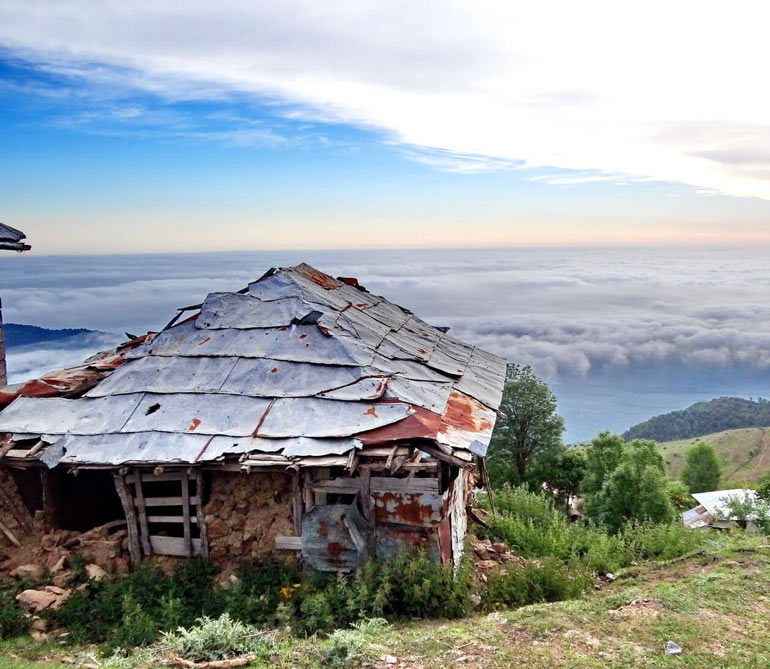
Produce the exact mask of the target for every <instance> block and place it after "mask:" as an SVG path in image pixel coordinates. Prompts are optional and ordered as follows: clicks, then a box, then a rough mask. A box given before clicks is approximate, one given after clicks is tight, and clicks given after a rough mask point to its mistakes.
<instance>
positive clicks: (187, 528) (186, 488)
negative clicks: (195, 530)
mask: <svg viewBox="0 0 770 669" xmlns="http://www.w3.org/2000/svg"><path fill="white" fill-rule="evenodd" d="M181 475H182V518H183V520H182V522H183V523H184V527H183V532H184V535H183V537H184V549H185V554H186V555H187V557H192V523H190V480H189V478H188V476H187V472H182V473H181Z"/></svg>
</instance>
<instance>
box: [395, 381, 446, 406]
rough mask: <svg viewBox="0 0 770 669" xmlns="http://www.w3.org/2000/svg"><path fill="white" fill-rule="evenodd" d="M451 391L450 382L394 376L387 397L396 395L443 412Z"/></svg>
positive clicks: (411, 402) (405, 400) (416, 404)
mask: <svg viewBox="0 0 770 669" xmlns="http://www.w3.org/2000/svg"><path fill="white" fill-rule="evenodd" d="M451 392H452V385H451V384H450V383H435V382H431V381H413V380H411V379H404V378H400V377H398V376H394V377H393V378H392V379H391V380H390V383H389V384H388V392H387V397H394V398H397V399H399V400H401V401H402V402H408V403H409V404H414V405H415V406H419V407H422V408H424V409H428V410H429V411H433V412H434V413H438V414H443V413H444V409H445V408H446V404H447V401H448V400H449V394H450V393H451Z"/></svg>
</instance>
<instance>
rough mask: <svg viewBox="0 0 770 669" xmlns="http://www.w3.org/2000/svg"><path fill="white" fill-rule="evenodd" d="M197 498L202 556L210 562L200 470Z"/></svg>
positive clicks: (196, 486) (196, 488)
mask: <svg viewBox="0 0 770 669" xmlns="http://www.w3.org/2000/svg"><path fill="white" fill-rule="evenodd" d="M195 498H196V499H197V500H198V503H197V504H196V505H195V512H196V515H197V517H198V529H199V531H200V533H201V555H202V556H203V557H204V559H206V560H208V558H209V537H208V532H207V531H206V519H205V517H204V515H203V474H202V473H201V470H200V469H196V470H195Z"/></svg>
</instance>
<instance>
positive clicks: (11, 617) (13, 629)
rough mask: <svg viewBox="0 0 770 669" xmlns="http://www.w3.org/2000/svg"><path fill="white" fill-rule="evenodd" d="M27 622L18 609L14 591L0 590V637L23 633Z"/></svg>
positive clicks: (5, 637)
mask: <svg viewBox="0 0 770 669" xmlns="http://www.w3.org/2000/svg"><path fill="white" fill-rule="evenodd" d="M27 627H28V623H27V621H26V620H25V619H24V615H23V613H22V612H21V609H19V607H18V604H17V602H16V599H15V597H14V593H13V592H11V591H3V592H0V639H10V638H11V637H15V636H19V635H21V634H24V632H25V631H26V630H27Z"/></svg>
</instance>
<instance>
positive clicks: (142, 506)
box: [134, 482, 152, 555]
mask: <svg viewBox="0 0 770 669" xmlns="http://www.w3.org/2000/svg"><path fill="white" fill-rule="evenodd" d="M134 495H135V499H134V502H135V503H136V512H137V515H138V516H139V538H140V539H141V540H142V549H143V550H144V554H145V555H152V545H151V544H150V540H149V536H150V529H149V527H148V526H147V505H146V500H145V499H144V490H142V484H141V482H139V483H134Z"/></svg>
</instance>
